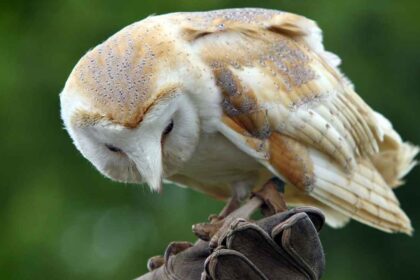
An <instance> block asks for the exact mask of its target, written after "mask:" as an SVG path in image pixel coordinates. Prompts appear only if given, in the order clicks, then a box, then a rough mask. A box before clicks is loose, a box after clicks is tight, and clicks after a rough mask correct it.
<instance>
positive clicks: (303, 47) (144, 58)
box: [60, 9, 418, 234]
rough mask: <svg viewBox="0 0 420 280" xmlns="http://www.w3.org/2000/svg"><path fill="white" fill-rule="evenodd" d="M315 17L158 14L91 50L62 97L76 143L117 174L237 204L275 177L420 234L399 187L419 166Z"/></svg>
mask: <svg viewBox="0 0 420 280" xmlns="http://www.w3.org/2000/svg"><path fill="white" fill-rule="evenodd" d="M339 64H340V59H339V58H338V57H337V56H336V55H334V54H332V53H330V52H327V51H326V50H324V46H323V44H322V35H321V30H320V29H319V28H318V26H317V25H316V23H315V22H314V21H312V20H309V19H307V18H305V17H302V16H299V15H295V14H291V13H287V12H281V11H275V10H265V9H228V10H217V11H210V12H187V13H172V14H166V15H160V16H151V17H148V18H146V19H144V20H142V21H139V22H136V23H134V24H131V25H129V26H127V27H125V28H124V29H122V30H121V31H119V32H117V33H116V34H115V35H113V36H111V37H110V38H109V39H107V40H106V41H105V42H103V43H102V44H100V45H98V46H97V47H95V48H93V49H92V50H90V51H89V52H88V53H87V54H85V55H84V56H83V57H82V58H81V59H80V61H79V62H78V63H77V65H76V66H75V68H74V69H73V71H72V72H71V74H70V77H69V78H68V80H67V82H66V84H65V87H64V89H63V91H62V93H61V95H60V101H61V115H62V119H63V122H64V125H65V128H66V129H67V131H68V133H69V134H70V136H71V138H72V139H73V141H74V144H75V145H76V147H77V149H78V150H79V151H80V152H81V153H82V154H83V156H84V157H86V158H87V159H88V160H89V161H90V162H91V163H92V164H93V165H94V166H95V167H96V168H97V169H98V170H99V171H100V172H101V173H102V174H104V175H105V176H106V177H109V178H111V179H113V180H116V181H121V182H128V183H143V182H145V183H147V184H148V185H149V186H150V188H151V189H152V190H156V191H159V190H160V188H161V185H162V181H169V182H173V183H175V184H177V185H179V186H187V187H191V188H193V189H196V190H199V191H201V192H204V193H206V194H208V195H210V196H213V197H216V198H219V199H227V198H229V197H231V196H238V197H240V196H242V197H243V196H244V195H245V196H246V194H248V193H249V192H250V191H252V190H255V189H256V188H258V186H261V184H262V182H264V181H266V180H267V179H268V178H270V177H272V176H273V175H274V176H277V177H279V178H281V179H282V180H284V181H285V182H286V183H287V185H286V191H285V197H286V201H287V202H288V203H289V204H290V205H312V206H316V207H318V208H320V209H321V210H323V211H324V213H325V215H326V219H327V223H328V224H329V225H331V226H333V227H341V226H343V225H345V224H346V223H347V222H348V221H349V220H350V219H355V220H357V221H359V222H362V223H364V224H367V225H369V226H372V227H375V228H377V229H380V230H383V231H386V232H403V233H407V234H410V233H411V232H412V227H411V224H410V220H409V218H408V217H407V216H406V214H405V213H404V212H403V210H402V209H401V208H400V204H399V202H398V199H397V198H396V196H395V194H394V192H393V189H394V188H396V187H397V186H399V185H401V184H402V183H403V182H402V177H403V176H404V175H405V174H407V173H408V172H409V171H410V169H412V168H413V166H414V165H415V164H416V162H415V160H414V158H415V156H416V154H417V152H418V148H417V147H415V146H414V145H411V144H409V143H406V142H403V141H402V140H401V137H400V136H399V135H398V133H397V132H396V131H395V130H394V129H393V128H392V125H391V123H390V122H389V121H388V120H387V119H386V118H385V117H384V116H382V115H381V114H379V113H377V112H375V111H374V110H372V109H371V108H370V107H369V106H368V105H367V104H366V103H365V102H364V101H363V100H362V99H361V98H360V97H359V95H357V93H356V92H355V91H354V87H353V85H352V84H351V82H350V81H349V79H348V78H346V77H345V76H344V75H343V74H342V73H341V72H340V70H339V69H338V66H339Z"/></svg>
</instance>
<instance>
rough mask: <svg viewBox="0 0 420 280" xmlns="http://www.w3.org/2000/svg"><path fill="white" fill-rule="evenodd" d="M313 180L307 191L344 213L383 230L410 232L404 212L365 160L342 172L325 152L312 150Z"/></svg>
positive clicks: (388, 188)
mask: <svg viewBox="0 0 420 280" xmlns="http://www.w3.org/2000/svg"><path fill="white" fill-rule="evenodd" d="M311 159H312V161H313V164H314V173H315V177H316V181H315V184H314V189H313V190H312V192H311V193H310V195H311V196H312V197H313V198H315V199H317V200H319V201H320V202H322V203H323V204H325V205H327V206H329V207H331V208H332V209H334V210H336V211H338V212H339V213H341V214H342V215H344V216H347V217H351V218H353V219H355V220H357V221H359V222H362V223H364V224H367V225H369V226H372V227H375V228H377V229H380V230H383V231H386V232H403V233H406V234H409V235H410V234H411V233H412V231H413V229H412V227H411V223H410V220H409V218H408V217H407V215H406V214H405V213H404V212H403V211H402V210H401V208H400V207H399V202H398V200H397V198H396V196H395V195H394V193H393V192H392V189H391V188H390V187H389V186H388V185H387V183H386V182H385V181H384V180H383V178H382V176H381V175H380V174H379V173H378V172H377V170H376V169H375V167H374V166H373V165H372V164H371V163H370V162H369V161H360V162H359V163H358V165H357V166H356V168H355V169H354V170H353V171H352V173H351V174H347V173H345V171H343V170H342V169H340V168H339V167H337V166H336V165H335V164H334V163H333V162H331V161H330V160H329V158H328V157H326V156H325V155H323V154H321V153H319V152H317V151H315V150H312V151H311Z"/></svg>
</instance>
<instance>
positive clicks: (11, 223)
mask: <svg viewBox="0 0 420 280" xmlns="http://www.w3.org/2000/svg"><path fill="white" fill-rule="evenodd" d="M247 6H252V7H266V8H273V9H279V10H286V11H291V12H296V13H299V14H302V15H305V16H307V17H310V18H312V19H314V20H316V21H317V22H318V23H319V25H320V26H321V27H322V29H323V30H324V34H325V45H326V47H327V49H329V50H331V51H333V52H335V53H337V54H338V55H339V56H340V57H341V58H342V59H343V62H344V63H343V65H342V69H343V70H344V72H345V73H347V74H348V76H349V77H350V78H351V79H352V80H353V82H354V83H355V84H356V89H357V91H358V92H359V93H360V95H361V96H362V97H363V98H364V99H365V100H366V101H367V102H368V103H369V104H370V105H371V106H372V107H373V108H375V109H376V110H378V111H380V112H382V113H383V114H384V115H386V116H387V117H389V118H390V119H391V120H392V121H393V123H394V126H395V127H396V128H397V130H398V131H399V132H400V133H401V135H402V136H403V137H404V138H405V139H409V140H410V141H412V142H414V143H418V144H419V143H420V129H419V127H418V126H419V124H418V122H419V119H420V95H419V88H420V51H419V49H420V16H419V13H418V12H419V10H420V2H419V1H414V0H413V1H408V0H399V1H395V0H394V1H391V0H371V1H366V0H352V1H347V0H342V1H330V0H328V1H327V0H322V1H321V0H320V1H314V0H300V1H299V0H294V1H292V0H289V1H286V0H283V1H282V0H275V1H261V0H260V1H257V0H256V1H228V0H219V1H218V0H201V1H193V0H189V1H182V0H178V1H174V0H172V1H140V0H135V1H134V0H130V1H115V0H107V1H98V0H91V1H87V0H83V1H82V0H75V1H70V0H68V1H60V0H45V1H40V0H39V1H19V0H14V1H1V4H0V42H1V43H0V119H1V124H2V125H1V134H0V140H1V163H0V170H1V183H0V184H1V187H0V279H131V278H134V277H135V276H138V275H140V274H142V273H144V272H145V271H146V260H147V259H148V257H150V256H152V255H156V254H159V253H161V252H162V251H163V250H164V248H165V246H166V245H167V244H168V243H169V242H170V241H172V240H193V239H194V237H193V235H192V233H191V230H190V228H191V224H193V223H196V222H200V221H203V220H205V219H206V218H207V216H208V214H209V213H216V212H218V210H219V209H220V208H221V207H222V204H223V203H221V202H217V201H214V200H212V199H209V198H207V197H205V196H203V195H201V194H199V193H195V192H193V191H191V190H186V189H180V188H175V187H173V186H166V188H165V189H164V192H163V194H161V195H157V194H152V193H150V192H149V191H148V190H147V189H146V188H145V187H143V186H136V185H124V184H117V183H113V182H111V181H109V180H107V179H105V178H103V177H102V176H101V175H100V174H99V173H98V172H97V171H96V170H95V169H94V168H93V167H92V166H91V165H90V164H89V163H88V161H87V160H85V159H83V158H82V156H81V155H80V154H79V153H78V152H77V151H76V149H75V147H74V146H73V145H72V143H71V141H70V138H69V137H68V135H67V133H66V131H64V130H63V127H62V123H61V120H60V117H59V99H58V94H59V92H60V90H61V89H62V87H63V85H64V82H65V81H66V78H67V76H68V75H69V73H70V71H71V69H72V67H73V66H74V65H75V63H76V62H77V61H78V59H79V58H80V57H81V56H82V55H83V54H84V53H85V52H86V51H87V50H88V49H89V48H92V47H93V46H95V45H97V44H98V43H100V42H101V41H103V40H104V39H106V38H107V37H108V36H110V35H111V34H113V33H115V32H116V31H118V30H119V29H121V28H122V27H124V26H126V25H128V24H130V23H132V22H134V21H137V20H140V19H142V18H144V17H146V16H148V15H150V14H155V13H156V14H162V13H167V12H173V11H183V10H185V11H194V10H210V9H217V8H228V7H247ZM418 170H419V169H418V168H417V169H416V170H414V171H413V172H412V173H411V174H410V175H409V176H408V177H407V185H406V186H404V187H403V188H401V189H399V190H398V191H397V194H398V196H399V197H400V200H401V202H402V206H403V208H404V209H405V210H406V212H407V213H408V215H409V216H410V217H411V219H412V221H413V225H414V228H417V229H419V228H420V202H419V201H420V188H419V186H417V183H416V182H419V181H420V174H419V171H418ZM321 236H322V241H323V244H324V247H325V250H326V256H327V271H326V274H325V278H324V279H397V278H399V279H414V278H416V277H415V276H416V275H417V276H418V274H417V273H418V272H419V264H418V260H419V256H420V239H419V237H418V234H416V233H415V235H414V237H411V238H410V237H407V236H403V235H388V234H385V233H382V232H379V231H377V230H374V229H370V228H368V227H366V226H363V225H360V224H358V223H356V222H352V223H350V225H348V226H347V227H346V228H344V229H341V230H332V229H330V228H325V229H324V230H323V231H322V235H321Z"/></svg>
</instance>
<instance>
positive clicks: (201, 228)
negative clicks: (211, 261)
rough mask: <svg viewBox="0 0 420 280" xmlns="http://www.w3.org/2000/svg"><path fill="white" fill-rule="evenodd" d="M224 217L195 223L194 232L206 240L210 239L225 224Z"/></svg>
mask: <svg viewBox="0 0 420 280" xmlns="http://www.w3.org/2000/svg"><path fill="white" fill-rule="evenodd" d="M223 223H224V219H222V220H218V221H214V222H213V221H212V223H200V224H195V225H193V227H192V231H193V233H194V234H195V235H196V236H197V237H198V238H200V239H201V240H204V241H209V240H210V239H211V238H212V237H213V236H214V235H215V234H216V232H217V231H219V229H220V228H221V227H222V226H223Z"/></svg>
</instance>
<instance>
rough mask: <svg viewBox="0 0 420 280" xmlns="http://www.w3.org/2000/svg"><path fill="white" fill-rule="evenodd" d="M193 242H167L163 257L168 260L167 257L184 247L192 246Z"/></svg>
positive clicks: (183, 249) (184, 248) (182, 249)
mask: <svg viewBox="0 0 420 280" xmlns="http://www.w3.org/2000/svg"><path fill="white" fill-rule="evenodd" d="M192 246H193V244H192V243H191V242H187V241H173V242H171V243H169V245H168V247H166V250H165V255H164V259H165V262H167V261H168V260H169V258H170V257H171V256H173V255H176V254H178V253H180V252H182V251H185V250H186V249H188V248H190V247H192Z"/></svg>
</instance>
